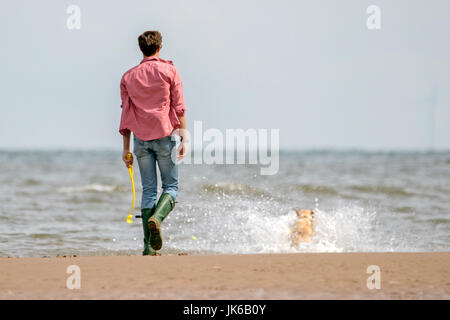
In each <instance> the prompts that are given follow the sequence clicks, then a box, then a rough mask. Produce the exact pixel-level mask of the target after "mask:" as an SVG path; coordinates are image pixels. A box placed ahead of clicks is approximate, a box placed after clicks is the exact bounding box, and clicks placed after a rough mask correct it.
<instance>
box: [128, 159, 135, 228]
mask: <svg viewBox="0 0 450 320" xmlns="http://www.w3.org/2000/svg"><path fill="white" fill-rule="evenodd" d="M131 159H133V155H132V154H131V153H127V160H128V161H131ZM128 172H129V173H130V179H131V187H132V188H133V204H132V205H131V210H130V213H129V214H128V216H127V222H128V223H133V220H132V218H133V215H132V213H133V210H134V202H135V200H136V189H135V188H134V178H133V165H132V164H130V165H129V166H128Z"/></svg>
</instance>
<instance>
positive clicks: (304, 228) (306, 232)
mask: <svg viewBox="0 0 450 320" xmlns="http://www.w3.org/2000/svg"><path fill="white" fill-rule="evenodd" d="M295 212H296V213H297V217H298V220H297V222H296V223H295V226H294V227H293V228H292V230H291V241H292V245H293V246H298V245H299V244H300V242H311V237H312V235H313V228H312V220H313V215H314V214H315V213H316V212H315V211H314V210H307V209H302V210H298V209H297V208H295Z"/></svg>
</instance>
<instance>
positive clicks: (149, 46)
mask: <svg viewBox="0 0 450 320" xmlns="http://www.w3.org/2000/svg"><path fill="white" fill-rule="evenodd" d="M138 42H139V48H141V51H142V53H143V54H144V56H146V57H150V56H153V55H154V54H155V53H157V52H159V50H160V49H161V45H162V36H161V33H159V32H158V31H145V32H144V33H143V34H141V35H140V36H139V38H138Z"/></svg>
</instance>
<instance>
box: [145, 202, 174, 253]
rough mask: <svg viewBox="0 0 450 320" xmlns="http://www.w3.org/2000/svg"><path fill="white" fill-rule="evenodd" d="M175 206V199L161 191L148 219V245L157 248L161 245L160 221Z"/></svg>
mask: <svg viewBox="0 0 450 320" xmlns="http://www.w3.org/2000/svg"><path fill="white" fill-rule="evenodd" d="M174 206H175V199H174V198H173V197H172V196H171V195H170V194H168V193H163V194H162V195H161V197H159V200H158V204H157V205H156V209H155V213H154V214H153V216H151V218H150V219H149V220H148V229H149V230H150V245H151V246H152V248H153V249H155V250H159V249H161V247H162V237H161V222H163V220H164V219H165V218H166V217H167V216H168V215H169V212H170V211H172V209H173V207H174Z"/></svg>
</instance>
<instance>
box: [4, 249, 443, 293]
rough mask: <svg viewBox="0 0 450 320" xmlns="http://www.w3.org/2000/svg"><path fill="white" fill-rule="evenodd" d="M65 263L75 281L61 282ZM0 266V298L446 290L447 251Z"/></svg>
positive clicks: (57, 260)
mask: <svg viewBox="0 0 450 320" xmlns="http://www.w3.org/2000/svg"><path fill="white" fill-rule="evenodd" d="M70 265H77V266H79V268H80V273H81V275H80V283H81V288H80V289H72V290H70V289H68V288H67V287H66V281H67V278H68V277H70V274H68V273H66V271H67V268H68V266H70ZM369 265H377V266H379V268H380V271H381V288H380V289H372V290H369V289H368V288H367V279H368V277H369V276H370V274H368V273H367V272H366V270H367V267H368V266H369ZM0 270H1V273H0V298H1V299H448V298H450V280H449V279H450V253H448V252H445V253H444V252H443V253H301V254H252V255H166V256H157V257H142V256H85V257H52V258H1V259H0Z"/></svg>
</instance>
